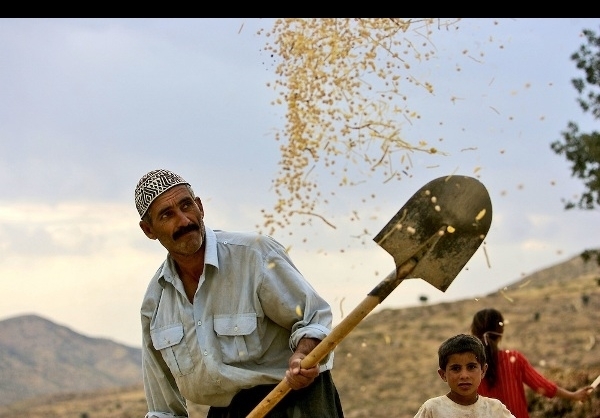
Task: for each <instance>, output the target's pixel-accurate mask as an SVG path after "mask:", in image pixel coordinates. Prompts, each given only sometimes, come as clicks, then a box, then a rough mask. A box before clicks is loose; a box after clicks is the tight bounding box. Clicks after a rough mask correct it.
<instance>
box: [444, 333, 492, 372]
mask: <svg viewBox="0 0 600 418" xmlns="http://www.w3.org/2000/svg"><path fill="white" fill-rule="evenodd" d="M461 353H473V354H475V358H476V359H477V362H479V364H480V365H481V367H483V365H484V364H485V349H484V348H483V344H482V343H481V341H480V340H479V339H478V338H476V337H474V336H472V335H467V334H458V335H455V336H454V337H450V338H448V339H447V340H446V341H444V342H443V343H442V345H440V348H439V349H438V362H439V366H440V369H443V370H446V366H447V365H448V359H449V358H450V356H451V355H452V354H461Z"/></svg>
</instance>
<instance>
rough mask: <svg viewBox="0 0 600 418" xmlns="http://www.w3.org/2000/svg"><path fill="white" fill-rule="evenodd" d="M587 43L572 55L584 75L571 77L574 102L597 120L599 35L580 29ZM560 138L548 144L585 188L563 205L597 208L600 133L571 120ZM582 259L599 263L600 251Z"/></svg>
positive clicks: (599, 203) (599, 113)
mask: <svg viewBox="0 0 600 418" xmlns="http://www.w3.org/2000/svg"><path fill="white" fill-rule="evenodd" d="M583 35H584V36H585V38H586V40H587V43H584V44H583V45H581V46H580V47H579V49H578V50H577V51H576V52H575V53H573V54H572V55H571V59H572V60H573V61H575V62H576V64H577V68H578V69H580V70H582V71H583V72H584V74H585V77H579V78H574V79H572V80H571V81H572V83H573V86H574V87H575V89H576V90H577V92H578V94H579V97H578V99H577V102H578V103H579V106H580V107H581V109H582V110H583V112H584V113H588V112H589V113H591V115H592V117H593V118H594V119H595V120H600V37H598V36H597V35H596V33H595V32H594V31H592V30H590V29H586V30H584V31H583ZM561 135H562V140H557V141H554V142H552V143H551V144H550V146H551V148H552V150H553V151H554V152H555V153H556V154H558V155H564V156H565V158H566V159H567V160H568V161H569V162H570V163H571V175H572V176H573V177H577V178H579V179H581V180H583V182H584V185H585V191H584V192H583V194H582V195H581V197H580V199H579V201H578V202H573V201H571V200H564V203H565V209H567V210H568V209H573V208H579V209H583V210H591V209H595V208H600V133H599V132H597V131H593V132H591V133H583V132H580V131H579V126H578V125H577V124H576V123H575V122H572V121H570V122H569V123H568V126H567V129H566V130H565V131H563V132H561ZM582 257H583V258H584V259H585V260H588V259H590V258H592V257H595V258H596V260H597V262H598V264H600V251H598V250H586V251H584V253H583V254H582Z"/></svg>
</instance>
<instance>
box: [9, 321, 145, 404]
mask: <svg viewBox="0 0 600 418" xmlns="http://www.w3.org/2000/svg"><path fill="white" fill-rule="evenodd" d="M141 378H142V377H141V350H140V349H139V348H132V347H127V346H124V345H122V344H118V343H115V342H112V341H110V340H106V339H99V338H89V337H85V336H83V335H81V334H78V333H76V332H74V331H72V330H70V329H69V328H67V327H64V326H61V325H57V324H55V323H53V322H51V321H48V320H47V319H44V318H41V317H39V316H36V315H25V316H19V317H14V318H9V319H6V320H4V321H0V405H7V404H9V403H13V402H16V401H18V400H22V399H26V398H31V397H34V396H39V395H47V394H58V393H69V392H75V391H93V390H98V389H103V388H114V387H124V386H131V385H133V384H139V382H141Z"/></svg>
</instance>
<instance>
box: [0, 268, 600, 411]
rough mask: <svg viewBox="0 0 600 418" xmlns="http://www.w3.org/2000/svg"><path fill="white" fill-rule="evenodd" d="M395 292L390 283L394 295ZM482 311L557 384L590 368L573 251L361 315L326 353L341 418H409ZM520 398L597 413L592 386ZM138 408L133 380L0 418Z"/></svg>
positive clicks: (596, 298) (585, 292)
mask: <svg viewBox="0 0 600 418" xmlns="http://www.w3.org/2000/svg"><path fill="white" fill-rule="evenodd" d="M367 290H368V289H367ZM401 291H402V288H401V285H400V287H399V288H398V289H397V290H395V292H401ZM484 307H495V308H497V309H499V310H501V311H502V312H503V314H504V316H505V319H506V323H507V324H506V333H505V337H504V339H503V343H502V345H503V346H504V347H507V348H509V347H510V348H515V349H519V350H521V351H522V352H523V353H525V355H526V356H527V357H528V358H529V360H530V361H531V362H532V363H533V364H534V365H535V366H536V368H538V370H540V371H541V372H542V373H543V374H545V375H546V376H548V377H549V378H551V379H554V380H555V381H557V382H558V383H559V384H560V385H561V386H563V387H565V388H567V389H575V388H578V387H581V386H583V385H586V384H589V383H591V382H592V381H593V380H594V379H595V378H596V376H598V375H599V374H600V341H599V339H600V268H599V267H598V266H597V265H595V264H593V263H587V264H586V263H583V262H582V260H581V259H580V258H579V257H573V258H571V259H569V260H567V261H565V262H563V263H559V264H557V265H555V266H551V267H548V268H546V269H543V270H540V271H538V272H536V273H534V274H532V275H530V276H527V277H525V278H524V279H523V280H520V281H518V282H516V283H514V284H513V285H511V286H508V287H506V288H504V289H501V290H499V291H498V292H494V293H492V294H489V295H486V296H482V297H481V298H477V299H469V300H463V301H457V302H452V303H441V304H436V305H423V306H417V307H413V308H405V309H388V310H383V311H380V312H377V313H373V314H370V315H369V316H367V317H366V318H365V319H364V320H363V321H362V322H361V323H360V324H359V325H358V326H357V327H356V328H355V329H354V330H353V331H352V332H351V333H350V334H349V335H348V336H347V337H346V338H345V339H344V340H343V341H342V342H341V343H340V344H339V345H338V346H337V348H336V350H335V352H336V362H335V368H334V371H333V374H334V378H335V382H336V385H337V386H338V389H339V391H340V396H341V398H342V403H343V406H344V411H345V414H346V418H388V417H394V418H412V417H413V416H414V414H415V412H416V411H417V409H418V407H419V406H420V405H421V404H422V403H423V402H424V401H425V400H426V399H427V398H429V397H432V396H438V395H441V394H444V393H446V392H447V386H446V384H445V383H444V382H442V380H441V379H440V378H439V376H438V375H437V348H438V346H439V344H440V343H441V342H442V341H443V340H444V339H446V338H448V337H450V336H452V335H454V334H457V333H461V332H465V333H467V332H468V330H469V325H470V322H471V318H472V316H473V314H474V313H475V312H476V311H477V310H479V309H482V308H484ZM0 325H1V323H0ZM63 332H64V330H63ZM0 335H3V330H2V328H1V327H0ZM72 337H73V338H79V337H77V336H72ZM47 338H50V336H48V337H47ZM42 343H43V342H42ZM16 349H17V350H18V349H19V348H18V347H16ZM82 349H83V348H82ZM3 351H4V350H3ZM46 355H48V354H46ZM0 360H1V359H0ZM2 363H3V362H2V361H0V364H2ZM3 372H4V370H2V375H3V374H4V373H3ZM13 376H14V375H13ZM0 390H2V391H4V387H2V388H0ZM528 396H529V399H530V406H531V408H532V412H531V418H546V417H561V418H600V388H599V389H597V390H596V391H595V393H594V394H593V396H592V399H591V400H590V401H588V402H586V403H572V402H571V403H570V402H566V401H562V400H560V399H552V400H549V399H546V398H541V397H540V396H538V395H535V394H532V393H529V395H528ZM206 411H207V408H206V407H203V406H196V405H192V406H190V417H191V418H205V417H206ZM145 412H146V409H145V400H144V393H143V389H142V388H141V386H137V387H132V388H131V389H129V390H125V389H122V390H103V391H98V392H97V393H95V394H94V393H85V394H81V393H75V392H74V393H72V394H70V395H62V396H59V397H56V396H54V397H45V398H41V397H38V398H37V399H31V400H28V401H22V402H19V403H14V404H12V405H10V406H6V407H4V408H3V407H1V406H0V418H4V417H7V418H8V417H14V416H27V417H29V418H38V417H39V418H42V417H44V418H47V417H61V418H81V417H83V416H87V417H89V418H115V417H119V418H129V417H132V418H133V417H137V418H139V417H142V416H144V414H145Z"/></svg>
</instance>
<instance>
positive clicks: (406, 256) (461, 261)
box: [246, 175, 492, 418]
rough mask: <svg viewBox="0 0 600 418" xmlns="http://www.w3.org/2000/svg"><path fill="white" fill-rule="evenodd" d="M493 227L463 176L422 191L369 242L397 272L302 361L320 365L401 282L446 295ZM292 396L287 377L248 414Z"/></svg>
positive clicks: (480, 193)
mask: <svg viewBox="0 0 600 418" xmlns="http://www.w3.org/2000/svg"><path fill="white" fill-rule="evenodd" d="M491 222H492V203H491V201H490V196H489V194H488V192H487V189H486V188H485V186H483V184H481V183H480V182H479V181H478V180H476V179H474V178H472V177H467V176H455V175H452V176H447V177H439V178H437V179H435V180H432V181H430V182H429V183H427V184H426V185H425V186H423V187H421V188H420V189H419V190H418V191H417V192H416V193H415V194H414V195H413V196H412V197H411V198H410V199H409V200H408V201H407V202H406V204H405V205H404V206H403V207H402V208H401V209H400V210H399V211H398V213H396V215H395V216H394V217H393V218H392V219H391V220H390V221H389V222H388V224H387V225H386V226H385V227H384V228H383V229H382V230H381V232H379V234H377V235H376V236H375V238H373V240H374V241H375V242H376V243H377V244H378V245H379V246H381V247H383V249H384V250H386V251H387V252H388V253H390V254H391V255H392V257H394V262H395V263H396V269H395V270H394V271H392V272H391V273H390V274H389V275H388V276H387V277H386V278H385V279H383V281H382V282H381V283H379V284H378V285H377V286H376V287H375V288H374V289H373V290H371V292H370V293H369V294H368V295H367V297H366V298H365V299H364V300H363V301H362V302H361V303H360V304H359V305H358V306H357V307H356V308H354V310H353V311H352V312H350V314H349V315H348V316H347V317H346V318H344V319H343V320H342V321H341V322H340V323H339V324H338V325H337V326H336V327H335V328H334V329H333V330H332V331H331V333H329V335H327V337H325V338H324V339H323V340H322V341H321V342H320V343H319V344H318V345H317V346H316V347H315V348H314V349H313V350H312V351H311V352H310V353H309V354H308V355H307V356H306V357H305V358H303V359H302V361H301V362H300V365H301V367H302V368H311V367H314V366H316V365H317V364H319V362H320V361H321V360H323V359H324V358H325V357H326V356H327V355H328V354H329V353H330V352H332V351H333V349H334V348H335V347H336V346H337V345H338V344H339V343H340V342H341V341H342V340H343V339H344V338H345V337H346V336H347V335H348V334H349V333H350V331H352V330H353V329H354V328H355V327H356V326H357V325H358V324H359V323H360V321H362V320H363V319H364V318H365V316H367V315H368V314H369V312H371V311H372V310H373V309H374V308H375V307H376V306H377V305H378V304H380V303H381V302H382V301H383V300H384V299H385V298H386V297H387V296H388V295H389V294H390V293H391V292H392V290H394V289H395V288H396V287H397V286H398V285H399V284H400V283H401V282H402V281H403V280H404V279H408V278H421V279H423V280H425V281H426V282H428V283H430V284H432V285H433V286H434V287H436V288H438V289H440V290H441V291H442V292H445V291H446V289H448V286H450V284H451V283H452V281H453V280H454V278H455V277H456V276H457V275H458V273H459V272H460V271H461V270H462V268H463V267H464V266H465V264H467V261H469V259H470V258H471V257H472V256H473V254H474V253H475V251H477V248H479V246H480V245H481V243H482V242H483V240H484V238H485V236H486V234H487V232H488V230H489V229H490V225H491ZM290 391H291V387H290V386H289V385H288V383H287V381H286V380H285V378H284V379H283V380H282V381H281V382H280V383H279V384H278V385H277V386H276V387H275V388H274V389H273V390H272V391H271V392H270V393H269V394H268V395H267V396H266V397H265V398H264V399H263V400H262V401H261V402H260V403H259V404H258V405H257V406H256V407H255V408H254V409H253V410H252V411H251V412H250V414H249V415H247V417H246V418H262V417H264V416H265V415H266V414H267V413H268V412H269V411H270V410H271V409H273V408H274V407H275V405H276V404H277V403H278V402H279V401H280V400H281V399H283V397H284V396H285V395H286V394H288V393H289V392H290Z"/></svg>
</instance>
